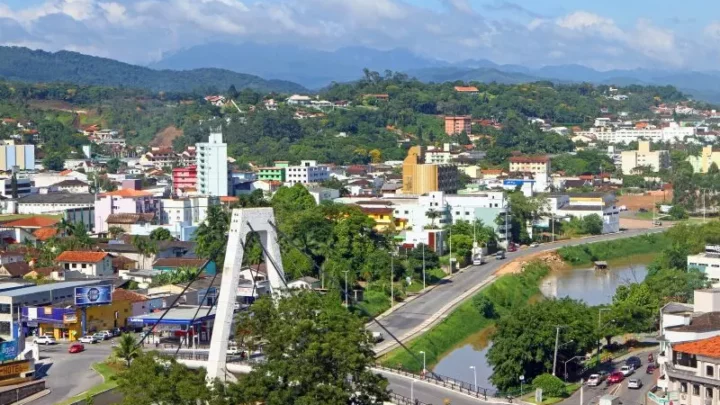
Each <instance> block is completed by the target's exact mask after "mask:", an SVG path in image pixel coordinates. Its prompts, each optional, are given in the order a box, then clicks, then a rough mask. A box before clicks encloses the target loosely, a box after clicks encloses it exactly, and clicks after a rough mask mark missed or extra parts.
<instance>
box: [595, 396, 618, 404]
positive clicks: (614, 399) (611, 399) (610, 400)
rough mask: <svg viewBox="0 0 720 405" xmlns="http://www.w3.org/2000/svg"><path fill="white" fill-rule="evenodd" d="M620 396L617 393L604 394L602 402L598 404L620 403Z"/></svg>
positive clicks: (601, 398)
mask: <svg viewBox="0 0 720 405" xmlns="http://www.w3.org/2000/svg"><path fill="white" fill-rule="evenodd" d="M619 404H620V398H619V397H616V396H615V395H603V396H601V397H600V403H599V404H598V405H619Z"/></svg>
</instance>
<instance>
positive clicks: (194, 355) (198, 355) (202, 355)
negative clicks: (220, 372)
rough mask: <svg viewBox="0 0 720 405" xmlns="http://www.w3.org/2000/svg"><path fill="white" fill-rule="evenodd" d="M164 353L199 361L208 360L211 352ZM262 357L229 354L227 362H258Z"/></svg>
mask: <svg viewBox="0 0 720 405" xmlns="http://www.w3.org/2000/svg"><path fill="white" fill-rule="evenodd" d="M163 353H164V354H168V355H170V356H173V357H175V358H176V359H182V360H199V361H207V360H208V358H209V357H210V353H209V352H207V351H198V352H192V351H180V352H178V353H177V354H175V352H174V351H170V350H168V351H165V352H163ZM261 359H262V357H257V356H256V357H250V358H248V357H244V356H241V355H235V354H233V355H230V354H229V355H227V360H226V362H228V363H249V364H251V363H257V362H259V361H261Z"/></svg>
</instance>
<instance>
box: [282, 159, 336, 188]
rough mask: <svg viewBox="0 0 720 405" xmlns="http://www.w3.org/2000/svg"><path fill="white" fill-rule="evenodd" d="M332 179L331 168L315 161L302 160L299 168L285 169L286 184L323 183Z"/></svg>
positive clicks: (289, 167)
mask: <svg viewBox="0 0 720 405" xmlns="http://www.w3.org/2000/svg"><path fill="white" fill-rule="evenodd" d="M329 179H330V168H329V167H327V166H324V165H318V164H317V161H315V160H301V161H300V165H299V166H288V167H287V169H285V184H286V185H288V186H292V185H294V184H297V183H300V184H309V183H321V182H323V181H326V180H329Z"/></svg>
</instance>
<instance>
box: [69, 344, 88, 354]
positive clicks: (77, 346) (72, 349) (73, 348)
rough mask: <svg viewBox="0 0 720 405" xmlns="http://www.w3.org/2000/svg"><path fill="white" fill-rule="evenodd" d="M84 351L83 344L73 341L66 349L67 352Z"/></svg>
mask: <svg viewBox="0 0 720 405" xmlns="http://www.w3.org/2000/svg"><path fill="white" fill-rule="evenodd" d="M83 351H85V345H84V344H82V343H73V344H71V345H70V348H69V349H68V353H80V352H83Z"/></svg>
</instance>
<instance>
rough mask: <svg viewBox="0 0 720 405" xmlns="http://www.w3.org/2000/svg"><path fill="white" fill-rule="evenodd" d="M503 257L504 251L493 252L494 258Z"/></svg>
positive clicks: (499, 258) (500, 258)
mask: <svg viewBox="0 0 720 405" xmlns="http://www.w3.org/2000/svg"><path fill="white" fill-rule="evenodd" d="M504 258H505V251H504V250H501V251H499V252H497V253H495V260H502V259H504Z"/></svg>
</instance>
